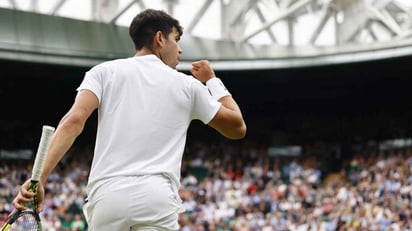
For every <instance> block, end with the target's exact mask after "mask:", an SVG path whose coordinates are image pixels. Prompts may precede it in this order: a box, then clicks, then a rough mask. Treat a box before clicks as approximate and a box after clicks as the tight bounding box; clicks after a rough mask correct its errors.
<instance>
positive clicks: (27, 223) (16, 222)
mask: <svg viewBox="0 0 412 231" xmlns="http://www.w3.org/2000/svg"><path fill="white" fill-rule="evenodd" d="M54 130H55V128H54V127H51V126H47V125H44V126H43V130H42V134H41V138H40V143H39V147H38V149H37V154H36V157H35V160H34V165H33V169H32V176H31V182H30V185H29V188H28V191H30V192H33V193H34V195H35V196H34V198H33V201H32V203H31V208H30V209H27V210H24V211H23V210H16V211H15V212H13V213H12V214H11V215H10V217H9V219H8V220H7V221H6V223H5V224H4V225H3V226H2V227H1V231H13V230H25V231H26V230H28V231H29V230H33V231H41V221H40V217H39V214H37V212H36V207H37V190H38V188H39V180H40V174H41V171H42V169H43V164H44V161H45V159H46V154H47V150H48V148H49V143H50V140H51V137H52V135H53V133H54Z"/></svg>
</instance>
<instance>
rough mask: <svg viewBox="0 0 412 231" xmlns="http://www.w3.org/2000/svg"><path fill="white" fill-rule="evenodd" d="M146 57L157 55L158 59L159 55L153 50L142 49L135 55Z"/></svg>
mask: <svg viewBox="0 0 412 231" xmlns="http://www.w3.org/2000/svg"><path fill="white" fill-rule="evenodd" d="M144 55H156V56H157V57H159V54H157V52H156V51H154V50H152V49H148V48H142V49H140V50H138V51H136V53H135V56H144Z"/></svg>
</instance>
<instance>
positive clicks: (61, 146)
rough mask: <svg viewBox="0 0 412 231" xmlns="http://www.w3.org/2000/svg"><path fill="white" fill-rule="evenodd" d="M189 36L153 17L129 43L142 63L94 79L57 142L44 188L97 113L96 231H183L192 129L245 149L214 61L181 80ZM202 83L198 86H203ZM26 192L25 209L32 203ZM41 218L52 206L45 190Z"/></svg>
mask: <svg viewBox="0 0 412 231" xmlns="http://www.w3.org/2000/svg"><path fill="white" fill-rule="evenodd" d="M182 33H183V31H182V27H181V26H180V24H179V22H178V21H177V20H176V19H175V18H173V17H171V16H170V15H169V14H167V13H165V12H163V11H160V10H153V9H147V10H144V11H142V12H140V13H139V14H137V16H136V17H135V18H134V19H133V21H132V23H131V25H130V27H129V34H130V36H131V38H132V40H133V42H134V46H135V49H136V53H135V56H133V57H129V58H124V59H117V60H112V61H107V62H103V63H101V64H98V65H96V66H94V67H92V68H91V69H90V70H89V71H88V72H86V74H85V76H84V79H83V81H82V83H81V84H80V86H79V87H78V88H77V91H78V93H77V96H76V98H75V101H74V103H73V105H72V107H71V108H70V110H69V111H68V112H67V114H66V115H64V117H63V118H62V119H61V121H60V122H59V124H58V126H57V128H56V131H55V134H54V136H53V138H52V141H51V144H50V148H49V153H48V156H47V159H46V163H45V165H44V170H43V174H42V176H41V181H40V183H41V184H42V185H44V184H45V183H46V181H47V177H48V175H49V174H50V173H51V172H52V171H53V169H54V168H55V166H56V165H57V164H58V162H59V161H60V160H61V159H62V157H63V156H64V154H65V153H66V152H67V151H68V150H69V148H70V147H71V145H72V144H73V142H74V141H75V139H76V138H77V137H78V136H79V135H80V134H81V132H82V130H83V128H84V125H85V123H86V121H87V120H88V118H89V117H90V115H91V114H92V113H93V111H94V110H96V109H97V110H98V128H97V137H96V145H95V150H94V157H93V162H92V166H91V171H90V176H89V181H88V186H87V193H88V202H87V203H86V205H85V207H84V209H83V210H84V212H85V215H86V219H87V222H88V226H89V230H93V231H105V230H110V231H113V230H116V231H129V230H139V231H144V230H178V229H179V224H178V213H180V212H183V211H184V208H183V207H182V203H181V200H180V198H179V195H178V190H179V187H180V170H181V169H180V167H181V161H182V155H183V151H184V146H185V142H186V135H187V130H188V127H189V125H190V123H191V121H192V120H201V121H202V122H203V123H204V124H207V125H209V126H211V127H212V128H214V129H216V130H217V131H218V132H220V133H221V134H222V135H223V136H225V137H227V138H229V139H242V138H243V137H244V136H245V134H246V125H245V122H244V120H243V117H242V113H241V111H240V109H239V107H238V105H237V103H236V102H235V100H234V99H233V97H232V96H231V94H230V92H229V91H228V89H226V87H225V86H224V84H223V83H222V81H221V80H220V79H219V78H217V77H216V76H215V73H214V71H213V69H212V67H211V65H210V63H209V62H208V61H207V60H200V61H196V62H193V65H192V69H191V73H192V75H193V76H192V75H187V74H184V73H181V72H179V71H177V70H176V66H177V65H178V62H179V56H180V55H181V53H182V50H181V48H180V46H179V44H178V42H179V39H180V37H181V36H182ZM194 77H195V78H194ZM27 185H28V182H26V183H24V184H23V185H22V187H21V189H20V192H19V193H18V195H17V196H16V197H15V199H14V200H13V205H14V206H15V207H16V209H22V208H23V207H24V203H25V202H27V201H30V200H31V199H32V196H33V195H32V194H31V193H30V192H28V191H27ZM39 191H40V195H39V210H41V208H42V201H43V197H44V189H43V186H41V187H40V190H39Z"/></svg>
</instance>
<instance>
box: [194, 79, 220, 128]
mask: <svg viewBox="0 0 412 231" xmlns="http://www.w3.org/2000/svg"><path fill="white" fill-rule="evenodd" d="M191 86H192V96H193V104H192V119H198V120H201V121H202V122H203V123H204V124H208V123H209V122H210V121H211V120H212V119H213V117H214V116H215V115H216V113H217V112H218V111H219V109H220V107H221V105H222V104H221V103H220V102H218V101H216V100H214V99H213V98H212V96H211V95H210V93H209V90H208V89H207V87H206V86H204V85H203V84H202V83H201V82H199V81H195V82H193V83H192V85H191Z"/></svg>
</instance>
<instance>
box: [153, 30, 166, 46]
mask: <svg viewBox="0 0 412 231" xmlns="http://www.w3.org/2000/svg"><path fill="white" fill-rule="evenodd" d="M165 39H166V38H165V37H164V36H163V33H162V32H161V31H158V32H156V34H155V35H154V38H153V43H154V46H155V47H162V46H163V43H164V40H165Z"/></svg>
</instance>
